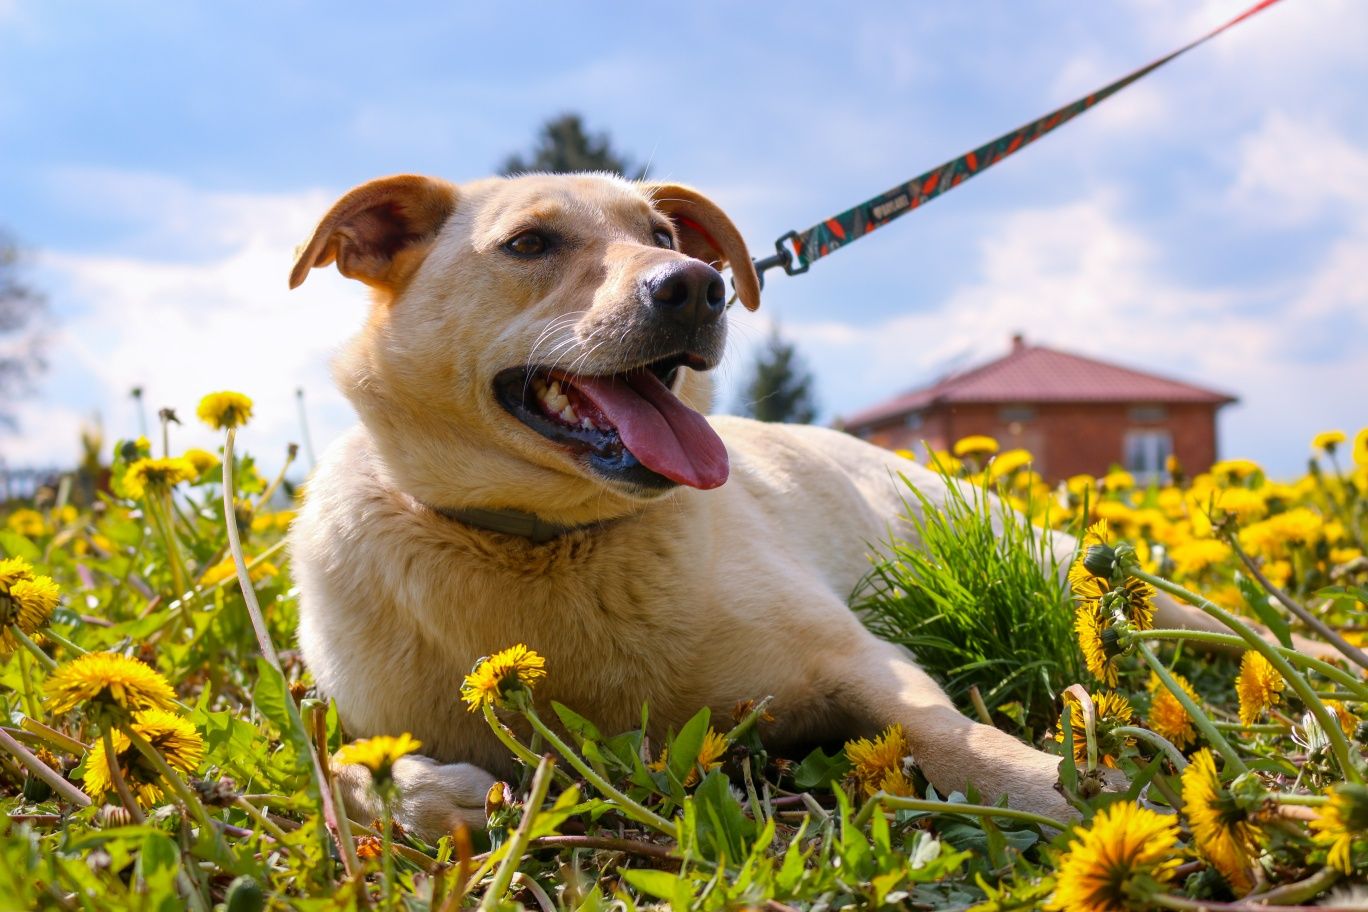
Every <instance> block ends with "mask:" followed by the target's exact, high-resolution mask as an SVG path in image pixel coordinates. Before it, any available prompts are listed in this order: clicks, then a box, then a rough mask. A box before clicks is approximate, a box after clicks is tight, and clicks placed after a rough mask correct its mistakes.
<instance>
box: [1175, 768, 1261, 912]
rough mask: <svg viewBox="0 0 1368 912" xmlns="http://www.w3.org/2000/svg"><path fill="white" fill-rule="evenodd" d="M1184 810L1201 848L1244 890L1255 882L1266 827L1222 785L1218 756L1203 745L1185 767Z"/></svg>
mask: <svg viewBox="0 0 1368 912" xmlns="http://www.w3.org/2000/svg"><path fill="white" fill-rule="evenodd" d="M1182 782H1183V813H1184V814H1186V815H1187V819H1188V825H1189V826H1191V828H1192V838H1193V840H1194V841H1195V842H1196V844H1197V852H1198V854H1200V855H1201V856H1202V857H1203V858H1205V859H1206V860H1207V861H1209V862H1211V864H1212V865H1213V866H1214V867H1215V868H1216V870H1217V871H1220V872H1221V876H1222V877H1224V878H1225V879H1226V881H1227V882H1228V883H1229V884H1230V885H1231V886H1232V887H1234V888H1235V889H1236V890H1238V891H1239V892H1240V893H1245V892H1248V891H1249V889H1250V888H1251V886H1252V883H1251V882H1250V879H1249V870H1248V869H1249V865H1250V863H1251V861H1252V859H1254V858H1255V857H1257V855H1258V851H1259V849H1258V846H1259V842H1260V840H1261V839H1262V837H1263V832H1262V830H1260V829H1259V827H1257V826H1255V825H1254V824H1253V823H1251V822H1250V820H1249V815H1248V814H1247V813H1246V812H1245V810H1244V808H1242V807H1240V805H1239V804H1238V803H1237V802H1236V800H1235V798H1234V797H1233V796H1232V795H1231V794H1230V792H1229V791H1228V790H1226V789H1224V788H1222V787H1221V778H1220V776H1219V775H1217V773H1216V760H1215V758H1214V757H1213V756H1212V754H1211V751H1209V750H1207V749H1206V748H1203V749H1202V750H1200V751H1198V752H1197V753H1196V754H1194V755H1193V756H1192V762H1191V763H1189V764H1188V767H1187V769H1185V770H1183V775H1182Z"/></svg>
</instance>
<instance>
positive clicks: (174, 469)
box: [123, 456, 199, 499]
mask: <svg viewBox="0 0 1368 912" xmlns="http://www.w3.org/2000/svg"><path fill="white" fill-rule="evenodd" d="M198 477H199V472H197V471H195V467H194V465H192V464H191V463H190V460H188V459H182V458H181V457H179V456H175V457H172V458H170V459H151V458H147V459H139V460H138V461H137V462H135V463H133V464H132V465H131V466H129V467H128V470H127V471H126V472H124V475H123V488H124V491H125V492H126V493H127V494H128V496H129V497H132V498H135V499H136V498H140V497H142V496H143V495H144V494H146V493H147V489H148V488H153V489H154V490H165V489H169V488H172V487H174V486H176V485H178V484H180V483H181V482H182V481H194V480H195V479H196V478H198Z"/></svg>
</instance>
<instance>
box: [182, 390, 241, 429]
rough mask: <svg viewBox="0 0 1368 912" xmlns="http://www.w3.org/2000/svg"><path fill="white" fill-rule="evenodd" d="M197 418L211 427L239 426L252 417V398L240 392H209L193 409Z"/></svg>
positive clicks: (226, 427)
mask: <svg viewBox="0 0 1368 912" xmlns="http://www.w3.org/2000/svg"><path fill="white" fill-rule="evenodd" d="M195 414H196V415H198V416H199V419H200V420H201V421H203V422H204V423H205V424H207V425H209V426H210V427H211V428H216V429H217V430H220V431H225V430H228V429H230V428H235V427H241V426H242V425H244V424H246V423H247V422H248V421H250V420H251V418H252V400H251V399H248V398H247V397H246V396H244V395H242V393H233V392H227V391H225V392H221V393H210V394H209V395H207V396H205V397H204V398H203V399H201V400H200V403H199V407H198V408H196V409H195Z"/></svg>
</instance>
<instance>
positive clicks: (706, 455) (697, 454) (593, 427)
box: [494, 353, 728, 489]
mask: <svg viewBox="0 0 1368 912" xmlns="http://www.w3.org/2000/svg"><path fill="white" fill-rule="evenodd" d="M681 367H690V368H694V369H705V368H706V367H708V365H707V364H706V362H705V361H704V359H702V358H701V357H699V356H697V355H693V354H689V353H680V354H676V355H672V356H670V357H667V358H662V359H660V360H658V361H653V362H651V363H650V364H646V365H643V366H640V367H637V368H634V369H632V370H627V371H623V372H621V373H616V374H607V375H601V376H581V375H578V374H576V375H570V374H567V373H565V372H564V371H561V370H558V369H555V368H544V367H533V368H509V369H508V370H505V371H502V372H500V373H499V375H498V376H497V377H496V378H495V379H494V392H495V395H496V396H497V397H498V399H499V402H500V404H502V405H503V407H504V408H506V409H507V410H508V411H509V412H511V413H512V414H513V416H514V417H515V418H517V419H518V420H519V421H521V422H522V423H523V424H525V425H527V426H528V427H530V428H531V429H532V430H534V431H536V432H537V433H538V434H541V435H542V436H543V437H545V438H547V439H548V440H550V441H552V442H553V443H556V444H558V445H560V446H562V447H564V448H565V449H567V450H569V451H571V452H572V453H574V454H576V455H578V456H581V457H582V458H584V459H585V460H586V462H587V464H588V465H589V466H590V468H592V469H593V470H594V471H595V472H597V473H598V474H600V475H603V476H605V477H607V478H610V479H612V480H614V481H620V482H624V483H627V484H631V485H633V486H636V487H646V488H661V487H669V486H671V485H673V484H683V485H688V486H689V487H693V488H701V489H708V488H715V487H718V486H719V485H721V484H722V483H723V482H725V481H726V480H727V472H728V462H727V448H726V446H725V445H724V444H723V443H722V439H721V438H720V437H718V436H717V432H716V431H714V430H713V429H712V425H710V424H708V421H707V419H706V418H704V417H703V416H702V415H700V414H699V413H698V412H696V411H694V410H693V409H691V408H689V407H688V406H687V405H685V404H684V403H683V402H682V401H681V400H680V399H679V397H678V396H676V395H675V394H674V392H673V391H672V387H673V385H674V382H675V379H676V377H677V376H678V374H679V369H680V368H681Z"/></svg>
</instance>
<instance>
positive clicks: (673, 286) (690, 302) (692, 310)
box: [643, 260, 727, 328]
mask: <svg viewBox="0 0 1368 912" xmlns="http://www.w3.org/2000/svg"><path fill="white" fill-rule="evenodd" d="M643 284H644V286H645V292H646V295H647V296H648V297H649V299H650V306H651V308H652V309H654V310H655V312H656V313H658V314H659V315H660V316H661V317H663V318H665V319H667V320H669V321H671V322H673V323H678V324H681V325H684V326H688V327H690V328H692V327H696V326H703V325H705V324H707V323H712V322H715V321H716V320H717V318H718V317H720V316H721V315H722V311H723V309H724V308H725V306H726V302H727V286H726V285H725V284H723V282H722V275H721V273H719V272H718V271H717V270H716V269H713V268H712V267H711V266H709V265H708V264H707V263H704V262H703V261H702V260H680V261H678V262H674V263H669V264H668V265H665V266H662V267H660V268H659V269H657V270H656V271H655V272H653V273H651V274H650V275H649V276H647V277H646V279H645V280H644V282H643Z"/></svg>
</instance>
